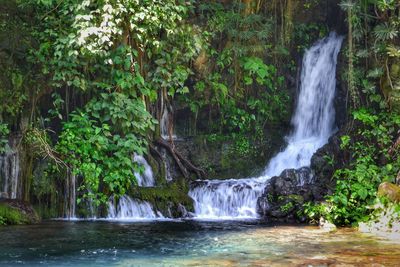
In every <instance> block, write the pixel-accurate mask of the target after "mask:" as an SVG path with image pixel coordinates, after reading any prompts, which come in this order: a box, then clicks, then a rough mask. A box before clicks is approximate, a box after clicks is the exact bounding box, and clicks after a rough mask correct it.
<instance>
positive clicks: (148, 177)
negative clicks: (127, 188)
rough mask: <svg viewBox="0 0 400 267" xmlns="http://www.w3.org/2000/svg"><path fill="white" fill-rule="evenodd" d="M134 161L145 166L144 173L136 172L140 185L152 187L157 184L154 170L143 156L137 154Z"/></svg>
mask: <svg viewBox="0 0 400 267" xmlns="http://www.w3.org/2000/svg"><path fill="white" fill-rule="evenodd" d="M133 161H135V162H137V163H138V164H139V165H141V166H143V167H144V171H143V173H142V174H140V173H137V172H135V176H136V180H137V183H138V185H139V186H143V187H151V186H154V185H155V181H154V175H153V170H152V169H151V166H150V165H149V163H148V162H147V161H146V159H145V158H144V157H143V156H140V155H137V154H135V155H134V157H133Z"/></svg>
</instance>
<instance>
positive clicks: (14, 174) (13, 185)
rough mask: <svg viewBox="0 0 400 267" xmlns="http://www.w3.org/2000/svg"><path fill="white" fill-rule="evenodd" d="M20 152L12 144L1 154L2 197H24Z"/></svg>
mask: <svg viewBox="0 0 400 267" xmlns="http://www.w3.org/2000/svg"><path fill="white" fill-rule="evenodd" d="M20 170H21V166H20V154H19V151H18V149H17V148H16V147H15V146H14V145H12V146H11V148H8V149H7V151H6V152H5V153H4V154H2V155H0V198H1V197H4V198H13V199H16V198H18V199H21V198H22V192H21V189H22V181H21V177H20V175H21V173H20Z"/></svg>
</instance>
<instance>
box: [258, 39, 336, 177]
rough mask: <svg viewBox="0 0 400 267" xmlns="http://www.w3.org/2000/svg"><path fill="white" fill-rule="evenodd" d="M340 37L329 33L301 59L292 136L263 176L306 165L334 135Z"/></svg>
mask: <svg viewBox="0 0 400 267" xmlns="http://www.w3.org/2000/svg"><path fill="white" fill-rule="evenodd" d="M342 41H343V37H342V36H338V35H337V34H336V33H331V34H330V35H329V36H328V37H327V38H324V39H322V40H320V41H319V42H317V43H316V44H315V45H314V46H313V47H311V48H310V49H309V50H307V51H306V54H305V55H304V58H303V66H302V73H301V84H300V94H299V96H298V102H297V107H296V111H295V113H294V116H293V119H292V122H293V125H294V131H293V133H292V134H291V135H290V136H288V137H287V140H288V145H287V147H286V149H285V150H284V151H282V152H280V153H278V154H277V155H276V156H275V157H274V158H273V159H272V160H271V161H270V163H269V164H268V166H267V168H266V170H265V175H268V176H275V175H279V174H280V173H281V172H282V171H283V170H285V169H298V168H300V167H304V166H309V165H310V161H311V157H312V155H313V154H314V153H315V152H316V151H317V149H318V148H320V147H322V146H323V145H325V144H326V143H327V142H328V139H329V137H330V136H331V135H332V133H333V132H334V123H335V109H334V106H333V100H334V98H335V89H336V63H337V56H338V53H339V51H340V47H341V45H342Z"/></svg>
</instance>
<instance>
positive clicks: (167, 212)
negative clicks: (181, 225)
mask: <svg viewBox="0 0 400 267" xmlns="http://www.w3.org/2000/svg"><path fill="white" fill-rule="evenodd" d="M187 193H188V188H187V187H186V186H185V185H184V184H180V183H172V184H168V185H166V186H163V187H137V188H134V189H133V190H131V192H130V193H129V195H130V196H131V197H133V198H135V199H140V200H143V201H147V202H149V203H151V204H152V205H153V207H154V209H156V210H157V211H160V212H161V213H162V214H163V215H164V216H167V217H174V218H177V217H184V216H185V214H182V206H184V207H185V209H186V210H187V211H193V200H192V199H191V198H190V197H189V196H188V194H187Z"/></svg>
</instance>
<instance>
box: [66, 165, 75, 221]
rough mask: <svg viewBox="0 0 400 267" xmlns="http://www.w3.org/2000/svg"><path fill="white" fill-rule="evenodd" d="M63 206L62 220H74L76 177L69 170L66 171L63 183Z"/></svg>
mask: <svg viewBox="0 0 400 267" xmlns="http://www.w3.org/2000/svg"><path fill="white" fill-rule="evenodd" d="M64 206H65V207H64V213H65V214H64V218H66V219H76V213H75V210H76V176H75V174H74V173H73V171H72V170H70V169H67V179H66V181H65V195H64Z"/></svg>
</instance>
